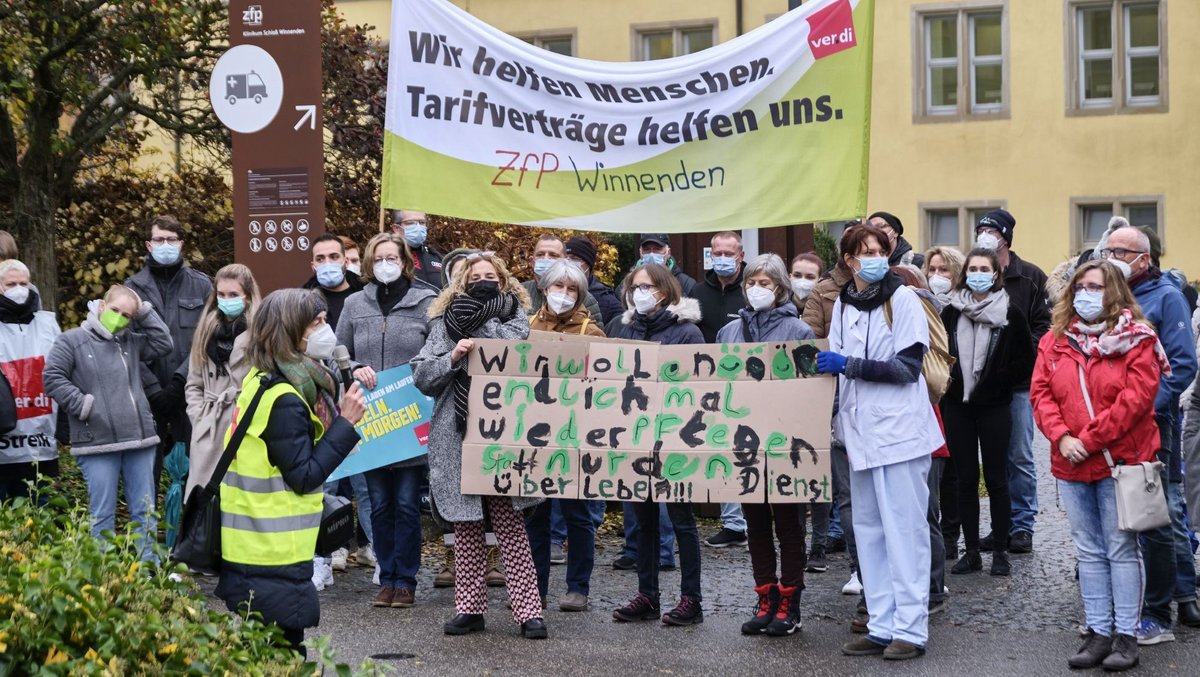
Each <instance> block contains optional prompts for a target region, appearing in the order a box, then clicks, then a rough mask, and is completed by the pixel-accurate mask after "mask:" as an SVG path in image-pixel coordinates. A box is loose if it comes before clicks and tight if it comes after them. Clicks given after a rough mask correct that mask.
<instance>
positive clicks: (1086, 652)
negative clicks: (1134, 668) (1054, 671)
mask: <svg viewBox="0 0 1200 677" xmlns="http://www.w3.org/2000/svg"><path fill="white" fill-rule="evenodd" d="M1111 652H1112V639H1111V638H1109V637H1105V636H1104V635H1101V634H1100V633H1098V632H1095V631H1093V630H1091V629H1089V630H1088V634H1087V635H1086V638H1085V639H1084V640H1083V644H1082V645H1081V646H1080V647H1079V651H1076V652H1075V655H1074V656H1071V657H1070V658H1068V659H1067V665H1069V666H1071V667H1072V668H1075V669H1076V670H1087V669H1089V668H1094V667H1097V666H1098V665H1100V663H1101V662H1103V661H1104V659H1105V658H1106V657H1107V656H1108V654H1109V653H1111Z"/></svg>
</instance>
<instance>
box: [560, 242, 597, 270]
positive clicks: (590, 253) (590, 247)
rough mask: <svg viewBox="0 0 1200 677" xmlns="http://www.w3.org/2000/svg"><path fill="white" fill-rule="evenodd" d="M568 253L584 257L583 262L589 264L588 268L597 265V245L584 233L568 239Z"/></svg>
mask: <svg viewBox="0 0 1200 677" xmlns="http://www.w3.org/2000/svg"><path fill="white" fill-rule="evenodd" d="M566 253H567V254H568V255H569V256H577V257H579V258H581V259H583V262H584V263H586V264H587V267H588V270H591V269H592V268H595V267H596V245H594V244H592V241H591V240H589V239H587V238H586V237H583V236H582V235H576V236H575V237H573V238H571V239H570V240H567V244H566Z"/></svg>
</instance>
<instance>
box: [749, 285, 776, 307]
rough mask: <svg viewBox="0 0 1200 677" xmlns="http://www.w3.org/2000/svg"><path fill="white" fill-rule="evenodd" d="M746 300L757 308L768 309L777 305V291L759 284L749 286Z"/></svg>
mask: <svg viewBox="0 0 1200 677" xmlns="http://www.w3.org/2000/svg"><path fill="white" fill-rule="evenodd" d="M746 302H747V303H749V304H750V307H751V308H753V309H755V310H766V309H767V308H770V307H771V306H773V305H775V291H774V290H771V289H767V288H766V287H759V286H757V285H755V286H753V287H747V288H746Z"/></svg>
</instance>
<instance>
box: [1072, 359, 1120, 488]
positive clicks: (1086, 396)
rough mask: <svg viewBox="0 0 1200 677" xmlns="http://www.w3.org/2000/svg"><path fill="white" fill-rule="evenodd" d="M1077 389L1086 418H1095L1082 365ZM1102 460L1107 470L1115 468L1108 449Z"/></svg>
mask: <svg viewBox="0 0 1200 677" xmlns="http://www.w3.org/2000/svg"><path fill="white" fill-rule="evenodd" d="M1079 388H1080V390H1082V391H1083V403H1084V405H1086V406H1087V411H1088V416H1090V417H1091V418H1096V411H1095V410H1094V409H1092V395H1091V393H1089V392H1088V387H1087V376H1086V375H1085V374H1084V372H1083V365H1082V364H1081V365H1079ZM1104 460H1105V461H1107V462H1108V467H1109V469H1113V468H1115V467H1116V464H1115V463H1113V460H1112V454H1110V453H1108V449H1105V450H1104Z"/></svg>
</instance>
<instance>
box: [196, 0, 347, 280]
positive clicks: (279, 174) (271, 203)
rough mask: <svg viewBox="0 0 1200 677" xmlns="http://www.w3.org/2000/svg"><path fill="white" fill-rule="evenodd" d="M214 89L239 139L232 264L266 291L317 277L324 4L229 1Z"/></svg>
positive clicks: (321, 225)
mask: <svg viewBox="0 0 1200 677" xmlns="http://www.w3.org/2000/svg"><path fill="white" fill-rule="evenodd" d="M229 44H230V49H229V51H228V52H226V53H225V54H224V55H223V56H222V57H221V59H220V60H219V61H218V62H217V65H216V67H215V68H214V69H213V75H212V81H211V83H210V97H211V99H212V103H213V109H214V111H215V112H216V114H217V117H218V118H220V120H221V122H222V123H224V124H225V126H226V127H229V128H230V130H231V131H232V133H233V214H234V217H233V219H234V244H235V252H236V254H235V256H236V260H237V261H238V262H239V263H244V264H246V265H248V266H250V269H251V270H253V271H254V276H255V279H256V280H257V281H258V284H259V286H260V287H261V288H262V290H263V292H264V293H265V292H268V291H271V290H274V289H279V288H282V287H295V286H299V285H300V284H302V283H303V282H304V280H305V279H307V278H308V277H309V275H311V270H310V268H309V261H310V257H311V251H310V250H311V249H312V242H313V240H315V239H316V238H317V237H319V236H320V235H321V234H322V233H324V232H325V176H324V138H323V126H322V124H321V120H322V106H321V99H322V87H321V2H320V0H230V2H229Z"/></svg>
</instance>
